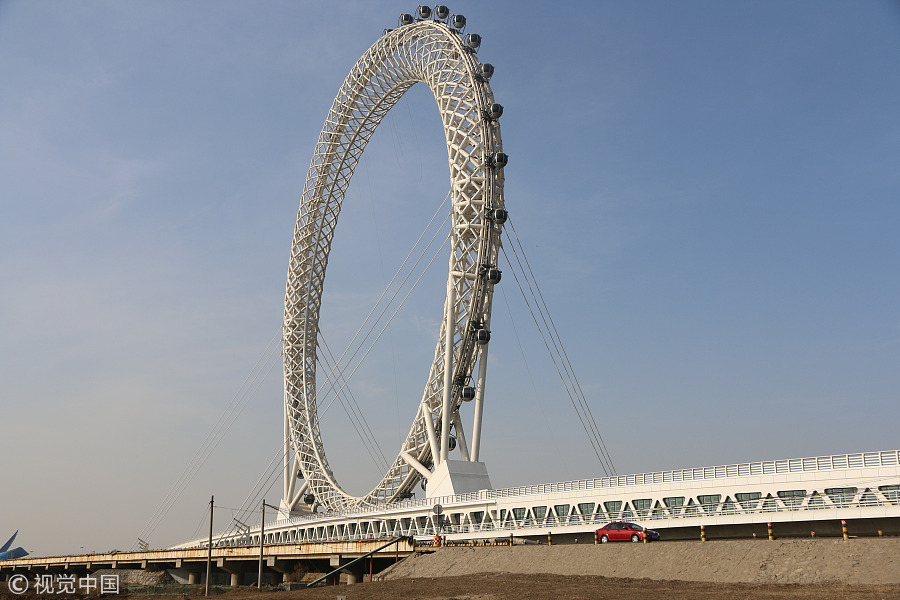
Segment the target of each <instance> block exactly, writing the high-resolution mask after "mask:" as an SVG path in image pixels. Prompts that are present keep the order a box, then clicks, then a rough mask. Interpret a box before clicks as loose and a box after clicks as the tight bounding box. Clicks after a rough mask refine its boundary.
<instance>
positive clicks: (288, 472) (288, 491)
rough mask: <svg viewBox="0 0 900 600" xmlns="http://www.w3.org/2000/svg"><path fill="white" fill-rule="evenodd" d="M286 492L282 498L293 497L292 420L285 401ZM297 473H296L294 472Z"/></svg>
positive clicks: (288, 499)
mask: <svg viewBox="0 0 900 600" xmlns="http://www.w3.org/2000/svg"><path fill="white" fill-rule="evenodd" d="M282 450H284V489H283V491H284V493H283V494H282V495H281V498H282V499H283V500H284V501H285V502H289V501H290V499H291V479H290V477H291V471H292V470H293V469H291V420H290V419H289V418H288V409H287V402H285V403H284V448H282ZM294 475H296V473H294Z"/></svg>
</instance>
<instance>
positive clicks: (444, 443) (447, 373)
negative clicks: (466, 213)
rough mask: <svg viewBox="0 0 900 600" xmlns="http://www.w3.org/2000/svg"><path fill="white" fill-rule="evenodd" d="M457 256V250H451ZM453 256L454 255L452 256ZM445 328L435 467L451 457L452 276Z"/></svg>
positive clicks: (453, 312) (453, 299) (448, 286)
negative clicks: (439, 440) (439, 448)
mask: <svg viewBox="0 0 900 600" xmlns="http://www.w3.org/2000/svg"><path fill="white" fill-rule="evenodd" d="M454 238H455V236H454ZM451 252H452V253H454V254H455V252H456V250H455V248H453V249H452V250H451ZM451 256H452V255H451ZM444 318H445V319H446V321H445V324H444V328H445V331H446V338H445V339H444V399H443V403H442V404H441V457H440V461H436V462H435V466H437V465H438V464H440V463H443V462H444V461H446V460H447V458H448V457H449V455H450V424H451V421H450V402H451V398H452V393H453V339H454V337H456V281H455V279H454V277H453V276H452V275H451V276H450V277H449V279H448V281H447V310H446V314H445V315H444Z"/></svg>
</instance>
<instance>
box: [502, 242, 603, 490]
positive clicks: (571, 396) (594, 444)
mask: <svg viewBox="0 0 900 600" xmlns="http://www.w3.org/2000/svg"><path fill="white" fill-rule="evenodd" d="M507 239H508V240H509V241H510V245H511V246H512V244H513V240H512V239H510V238H509V236H508V235H507ZM501 251H502V252H503V255H504V257H506V260H507V262H508V263H509V265H510V267H513V266H514V263H513V261H511V260H510V257H509V254H507V252H506V246H505V245H504V246H503V247H501ZM513 254H514V256H516V259H517V262H518V256H517V255H516V254H515V248H513ZM519 267H520V268H522V271H523V272H522V276H523V278H524V277H525V272H524V267H522V265H521V263H519ZM511 270H512V272H513V278H514V279H515V280H516V285H517V286H518V287H519V291H520V292H521V293H522V298H523V299H524V300H525V304H526V306H527V307H528V311H529V312H530V313H531V318H532V320H533V321H534V324H535V326H536V327H537V328H538V333H539V334H540V336H541V339H542V340H543V342H544V346H545V347H546V348H547V352H548V354H549V355H550V360H551V361H552V362H553V366H554V367H555V368H556V372H557V374H559V377H560V380H562V382H563V386H564V387H565V389H566V394H567V395H568V396H569V401H570V402H571V403H572V407H573V408H574V409H575V413H576V415H577V416H578V420H579V421H580V422H581V426H582V428H583V429H584V432H585V434H587V437H588V442H589V443H590V444H591V448H592V449H593V450H594V454H596V456H597V460H598V461H599V462H600V464H601V465H602V466H603V469H604V471H606V472H607V473H608V474H612V473H611V471H610V467H609V465H608V464H607V463H606V461H605V460H604V457H603V455H602V452H601V450H600V446H599V444H598V443H597V441H596V440H595V434H594V433H593V432H592V431H591V429H592V428H591V427H590V426H589V425H588V423H587V422H586V418H587V415H586V414H583V409H581V410H579V406H578V405H579V404H580V400H578V399H577V395H576V394H574V392H573V391H572V390H571V389H570V385H571V382H570V381H569V380H567V377H566V376H565V375H563V370H562V369H560V365H559V362H561V361H562V357H561V355H559V353H558V350H557V354H554V351H553V349H551V347H550V346H551V344H550V343H549V342H548V341H547V337H548V336H550V337H551V341H553V346H554V348H555V347H556V342H555V340H552V334H551V332H550V331H549V330H547V335H545V334H544V332H545V330H544V329H542V328H541V324H540V322H539V321H538V318H537V315H535V312H534V309H533V308H532V306H531V303H530V302H529V301H528V295H527V294H526V292H525V288H524V287H523V286H522V283H521V282H520V281H519V276H518V275H517V274H516V271H515V269H511ZM526 283H527V280H526ZM529 291H530V290H529ZM532 297H533V299H534V301H535V304H536V305H537V298H536V297H534V293H533V291H532ZM537 308H538V310H539V311H540V309H539V307H537ZM542 318H543V316H542ZM545 327H546V322H545ZM557 358H559V362H557Z"/></svg>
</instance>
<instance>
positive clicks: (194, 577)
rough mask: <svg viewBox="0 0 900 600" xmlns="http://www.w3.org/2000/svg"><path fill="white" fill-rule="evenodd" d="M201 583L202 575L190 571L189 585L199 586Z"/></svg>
mask: <svg viewBox="0 0 900 600" xmlns="http://www.w3.org/2000/svg"><path fill="white" fill-rule="evenodd" d="M199 583H200V573H198V572H196V571H188V585H197V584H199Z"/></svg>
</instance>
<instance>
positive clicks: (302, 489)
mask: <svg viewBox="0 0 900 600" xmlns="http://www.w3.org/2000/svg"><path fill="white" fill-rule="evenodd" d="M308 489H309V482H308V481H304V482H303V485H301V486H300V489H299V490H297V493H296V494H294V496H293V497H292V498H291V503H290V505H289V506H288V508H289V509H290V510H294V509H295V508H296V507H297V503H299V502H300V499H301V498H303V494H305V493H306V491H307V490H308Z"/></svg>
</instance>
